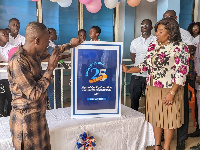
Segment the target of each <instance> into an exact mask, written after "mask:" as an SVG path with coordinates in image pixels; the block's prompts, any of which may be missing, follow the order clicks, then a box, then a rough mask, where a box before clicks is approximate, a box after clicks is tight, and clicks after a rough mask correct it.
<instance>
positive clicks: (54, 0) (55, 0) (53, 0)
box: [50, 0, 59, 2]
mask: <svg viewBox="0 0 200 150" xmlns="http://www.w3.org/2000/svg"><path fill="white" fill-rule="evenodd" d="M50 1H52V2H57V1H59V0H50Z"/></svg>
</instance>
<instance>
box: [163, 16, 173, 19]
mask: <svg viewBox="0 0 200 150" xmlns="http://www.w3.org/2000/svg"><path fill="white" fill-rule="evenodd" d="M165 18H174V16H166V17H165ZM165 18H164V19H165Z"/></svg>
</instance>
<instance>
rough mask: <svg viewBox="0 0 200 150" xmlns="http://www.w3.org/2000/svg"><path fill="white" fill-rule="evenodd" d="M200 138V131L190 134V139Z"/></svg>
mask: <svg viewBox="0 0 200 150" xmlns="http://www.w3.org/2000/svg"><path fill="white" fill-rule="evenodd" d="M199 136H200V129H196V131H194V132H193V133H190V134H188V137H199Z"/></svg>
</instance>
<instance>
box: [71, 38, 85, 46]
mask: <svg viewBox="0 0 200 150" xmlns="http://www.w3.org/2000/svg"><path fill="white" fill-rule="evenodd" d="M82 42H83V41H81V40H80V39H78V38H72V39H71V41H70V44H71V47H76V46H78V45H80V44H81V43H82Z"/></svg>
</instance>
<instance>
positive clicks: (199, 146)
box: [190, 143, 200, 150]
mask: <svg viewBox="0 0 200 150" xmlns="http://www.w3.org/2000/svg"><path fill="white" fill-rule="evenodd" d="M190 150H200V144H199V143H198V144H197V146H193V147H190Z"/></svg>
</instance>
